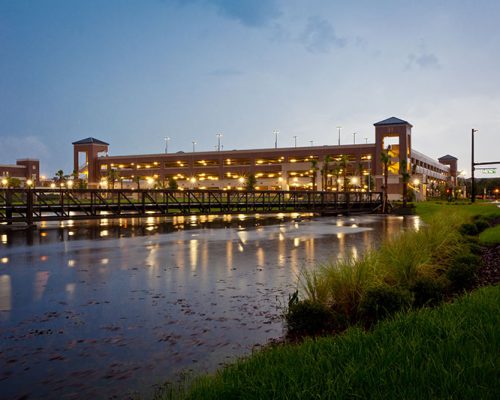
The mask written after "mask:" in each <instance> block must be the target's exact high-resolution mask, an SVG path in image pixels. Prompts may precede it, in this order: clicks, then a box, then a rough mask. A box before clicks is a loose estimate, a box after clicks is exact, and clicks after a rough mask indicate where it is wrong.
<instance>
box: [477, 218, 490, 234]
mask: <svg viewBox="0 0 500 400" xmlns="http://www.w3.org/2000/svg"><path fill="white" fill-rule="evenodd" d="M489 227H490V224H489V223H488V221H487V220H486V219H484V218H480V219H478V220H477V221H476V230H477V233H481V232H482V231H484V230H485V229H488V228H489Z"/></svg>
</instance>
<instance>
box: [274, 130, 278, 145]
mask: <svg viewBox="0 0 500 400" xmlns="http://www.w3.org/2000/svg"><path fill="white" fill-rule="evenodd" d="M273 133H274V148H275V149H277V148H278V133H279V131H278V130H276V129H275V130H274V131H273Z"/></svg>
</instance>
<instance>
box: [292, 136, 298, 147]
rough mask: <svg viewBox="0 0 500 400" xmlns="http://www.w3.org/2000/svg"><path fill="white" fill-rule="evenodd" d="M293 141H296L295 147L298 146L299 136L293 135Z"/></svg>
mask: <svg viewBox="0 0 500 400" xmlns="http://www.w3.org/2000/svg"><path fill="white" fill-rule="evenodd" d="M293 142H294V144H295V147H297V136H294V137H293Z"/></svg>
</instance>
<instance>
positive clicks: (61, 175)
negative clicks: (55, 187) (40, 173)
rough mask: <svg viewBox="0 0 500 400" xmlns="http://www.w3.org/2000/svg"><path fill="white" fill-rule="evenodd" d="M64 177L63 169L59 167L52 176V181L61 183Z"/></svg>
mask: <svg viewBox="0 0 500 400" xmlns="http://www.w3.org/2000/svg"><path fill="white" fill-rule="evenodd" d="M65 178H66V175H64V171H63V170H62V169H60V170H59V171H57V172H56V174H55V176H54V181H56V182H57V183H59V184H61V183H64V181H65Z"/></svg>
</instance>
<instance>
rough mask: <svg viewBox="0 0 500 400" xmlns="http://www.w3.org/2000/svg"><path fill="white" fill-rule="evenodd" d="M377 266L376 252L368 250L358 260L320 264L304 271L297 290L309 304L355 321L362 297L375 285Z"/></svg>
mask: <svg viewBox="0 0 500 400" xmlns="http://www.w3.org/2000/svg"><path fill="white" fill-rule="evenodd" d="M377 263H378V257H377V254H376V252H374V251H370V250H369V251H367V252H366V253H365V254H364V255H363V256H362V257H361V258H359V259H353V258H346V259H341V260H338V261H336V262H332V263H326V264H321V265H320V266H319V267H318V268H317V269H316V270H313V271H310V270H306V271H303V273H302V275H301V277H300V287H301V289H302V292H303V293H304V294H305V295H306V297H307V298H308V299H310V300H311V301H317V302H320V303H323V304H326V305H328V306H330V307H332V308H333V309H334V310H335V311H336V312H339V313H341V314H343V315H344V316H345V317H346V318H347V319H348V320H354V319H355V318H356V314H357V309H358V305H359V302H360V300H361V297H362V296H363V293H364V292H365V290H366V289H367V288H368V287H370V286H372V285H374V284H376V283H377V282H378V277H377Z"/></svg>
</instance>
